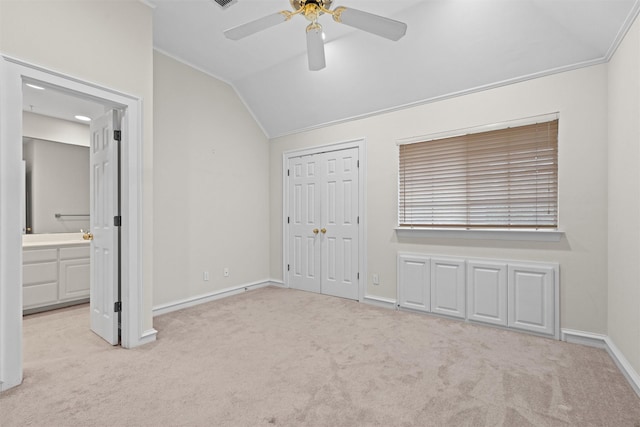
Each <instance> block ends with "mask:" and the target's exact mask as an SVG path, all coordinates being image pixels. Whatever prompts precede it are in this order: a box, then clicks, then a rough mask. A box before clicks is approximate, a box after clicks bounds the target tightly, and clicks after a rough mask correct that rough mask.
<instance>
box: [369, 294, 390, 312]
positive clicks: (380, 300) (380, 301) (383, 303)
mask: <svg viewBox="0 0 640 427" xmlns="http://www.w3.org/2000/svg"><path fill="white" fill-rule="evenodd" d="M362 302H364V303H365V304H369V305H375V306H376V307H382V308H389V309H392V310H397V309H398V305H397V301H396V300H395V299H391V298H384V297H377V296H375V295H365V296H364V298H363V299H362Z"/></svg>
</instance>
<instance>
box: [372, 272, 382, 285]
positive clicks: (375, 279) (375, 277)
mask: <svg viewBox="0 0 640 427" xmlns="http://www.w3.org/2000/svg"><path fill="white" fill-rule="evenodd" d="M373 284H374V285H379V284H380V276H378V273H373Z"/></svg>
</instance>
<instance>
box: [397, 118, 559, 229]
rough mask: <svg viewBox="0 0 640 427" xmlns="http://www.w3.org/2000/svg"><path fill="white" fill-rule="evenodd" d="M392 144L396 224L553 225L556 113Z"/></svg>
mask: <svg viewBox="0 0 640 427" xmlns="http://www.w3.org/2000/svg"><path fill="white" fill-rule="evenodd" d="M399 148H400V165H399V225H400V227H433V228H438V227H442V228H466V229H483V228H484V229H487V228H494V229H495V228H497V229H556V228H557V226H558V120H553V121H546V122H543V123H535V124H530V125H525V126H518V127H510V128H506V129H499V130H491V131H488V132H481V133H472V134H467V135H461V136H455V137H450V138H443V139H435V140H430V141H422V142H417V143H407V144H401V145H400V147H399Z"/></svg>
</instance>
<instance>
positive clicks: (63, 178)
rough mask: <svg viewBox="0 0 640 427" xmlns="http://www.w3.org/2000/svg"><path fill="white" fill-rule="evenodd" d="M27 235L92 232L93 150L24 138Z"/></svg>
mask: <svg viewBox="0 0 640 427" xmlns="http://www.w3.org/2000/svg"><path fill="white" fill-rule="evenodd" d="M22 142H23V159H24V161H25V174H26V181H25V196H24V197H25V211H26V212H25V215H26V218H25V228H26V230H25V231H26V233H27V234H43V233H74V232H79V231H80V230H88V229H89V206H90V205H89V203H90V201H89V197H90V188H89V147H84V146H80V145H73V144H65V143H62V142H54V141H47V140H42V139H36V138H27V137H25V138H23V141H22Z"/></svg>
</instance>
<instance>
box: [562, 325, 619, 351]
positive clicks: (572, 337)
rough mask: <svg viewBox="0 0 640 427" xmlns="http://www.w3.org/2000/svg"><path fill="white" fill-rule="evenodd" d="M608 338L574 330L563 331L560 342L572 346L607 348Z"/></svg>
mask: <svg viewBox="0 0 640 427" xmlns="http://www.w3.org/2000/svg"><path fill="white" fill-rule="evenodd" d="M606 339H607V336H606V335H600V334H592V333H591V332H583V331H576V330H574V329H564V328H563V329H561V331H560V340H562V341H564V342H568V343H571V344H580V345H586V346H588V347H595V348H603V349H606V348H607V342H606Z"/></svg>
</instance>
